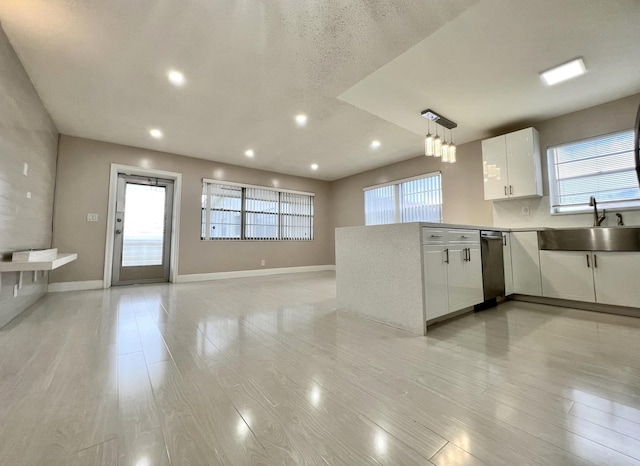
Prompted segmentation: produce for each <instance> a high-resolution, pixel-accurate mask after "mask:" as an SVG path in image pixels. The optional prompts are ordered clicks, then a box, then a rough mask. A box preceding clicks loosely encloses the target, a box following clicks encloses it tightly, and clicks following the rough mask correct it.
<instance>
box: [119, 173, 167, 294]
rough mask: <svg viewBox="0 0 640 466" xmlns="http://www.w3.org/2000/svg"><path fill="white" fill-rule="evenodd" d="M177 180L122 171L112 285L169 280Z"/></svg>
mask: <svg viewBox="0 0 640 466" xmlns="http://www.w3.org/2000/svg"><path fill="white" fill-rule="evenodd" d="M172 206H173V181H171V180H162V179H158V178H148V177H142V176H132V175H124V174H120V175H118V190H117V193H116V215H115V220H116V222H115V236H114V238H115V239H114V245H113V273H112V277H111V284H112V285H130V284H134V283H151V282H166V281H169V257H170V254H171V220H172V211H173V207H172Z"/></svg>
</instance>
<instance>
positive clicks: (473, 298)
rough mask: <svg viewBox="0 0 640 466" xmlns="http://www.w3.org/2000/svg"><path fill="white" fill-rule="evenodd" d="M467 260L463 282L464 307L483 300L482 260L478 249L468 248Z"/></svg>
mask: <svg viewBox="0 0 640 466" xmlns="http://www.w3.org/2000/svg"><path fill="white" fill-rule="evenodd" d="M468 256H469V260H468V261H467V262H466V263H465V267H464V271H465V280H466V285H467V289H466V294H467V302H466V303H465V306H464V307H470V306H475V305H476V304H480V303H481V302H482V301H483V300H484V290H483V288H482V259H481V256H480V248H479V247H470V248H469V254H468Z"/></svg>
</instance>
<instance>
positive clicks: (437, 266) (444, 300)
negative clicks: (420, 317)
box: [422, 228, 483, 320]
mask: <svg viewBox="0 0 640 466" xmlns="http://www.w3.org/2000/svg"><path fill="white" fill-rule="evenodd" d="M441 235H442V232H441V231H439V230H436V229H430V228H425V229H423V235H422V239H423V244H424V245H423V272H424V290H425V307H426V316H427V320H432V319H435V318H437V317H441V316H443V315H446V314H449V313H452V312H456V311H459V310H461V309H465V308H468V307H471V306H473V305H475V304H479V303H481V302H482V300H483V289H482V263H481V259H480V234H479V232H478V231H476V230H449V231H447V232H446V235H444V236H443V237H441ZM441 241H444V244H439V243H440V242H441Z"/></svg>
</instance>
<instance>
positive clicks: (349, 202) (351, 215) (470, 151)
mask: <svg viewBox="0 0 640 466" xmlns="http://www.w3.org/2000/svg"><path fill="white" fill-rule="evenodd" d="M457 154H458V155H457V159H458V162H457V163H454V164H449V163H442V162H441V161H440V159H437V158H434V157H425V156H424V155H419V156H418V157H414V158H412V159H409V160H405V161H403V162H398V163H394V164H391V165H386V166H384V167H380V168H376V169H374V170H369V171H366V172H363V173H359V174H357V175H353V176H349V177H347V178H342V179H340V180H336V181H334V182H332V183H331V196H332V201H331V205H332V209H331V211H332V214H333V215H332V222H333V228H337V227H347V226H359V225H364V192H363V188H365V187H367V186H373V185H376V184H380V183H386V182H389V181H394V180H399V179H402V178H409V177H411V176H417V175H422V174H425V173H431V172H434V171H441V172H442V198H443V206H442V217H443V221H444V222H445V223H461V224H467V225H489V226H490V225H492V222H493V218H492V214H491V202H490V201H485V200H484V193H483V189H484V188H483V185H482V183H483V182H482V150H481V147H480V142H479V141H475V142H471V143H468V144H462V145H460V146H458V150H457ZM333 239H334V240H335V238H333ZM331 249H332V251H333V250H334V249H335V248H334V247H332V248H331Z"/></svg>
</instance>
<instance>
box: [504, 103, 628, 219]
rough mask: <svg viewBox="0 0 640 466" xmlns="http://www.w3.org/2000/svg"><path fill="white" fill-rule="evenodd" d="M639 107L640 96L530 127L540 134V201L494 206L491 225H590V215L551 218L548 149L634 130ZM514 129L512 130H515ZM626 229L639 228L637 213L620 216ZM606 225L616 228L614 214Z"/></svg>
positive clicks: (521, 201)
mask: <svg viewBox="0 0 640 466" xmlns="http://www.w3.org/2000/svg"><path fill="white" fill-rule="evenodd" d="M639 104H640V94H636V95H632V96H629V97H625V98H623V99H619V100H614V101H612V102H608V103H606V104H602V105H598V106H595V107H591V108H587V109H585V110H580V111H578V112H574V113H569V114H567V115H563V116H560V117H557V118H552V119H549V120H546V121H543V122H541V123H537V124H534V125H533V126H535V127H536V129H537V130H538V131H539V132H540V151H541V155H542V179H543V186H544V196H543V197H542V198H531V199H522V200H515V201H496V202H494V203H493V221H494V224H495V225H496V226H504V227H514V228H519V227H524V228H526V227H529V226H534V227H538V226H544V227H574V226H576V227H580V226H590V225H592V223H593V214H572V215H551V212H550V207H549V178H548V170H547V148H548V147H550V146H556V145H558V144H563V143H567V142H572V141H578V140H580V139H586V138H590V137H593V136H599V135H603V134H607V133H613V132H616V131H622V130H625V129H630V128H632V127H633V125H634V123H635V118H636V112H637V111H638V105H639ZM514 129H515V128H514ZM523 206H529V209H530V211H531V213H530V215H522V207H523ZM622 214H623V215H624V218H625V223H626V224H627V225H640V209H638V210H633V211H626V212H622ZM607 222H608V225H615V224H616V217H615V215H614V212H610V213H609V214H608V215H607ZM605 225H607V223H605Z"/></svg>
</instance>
